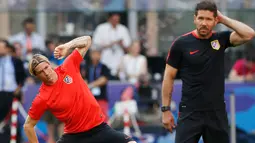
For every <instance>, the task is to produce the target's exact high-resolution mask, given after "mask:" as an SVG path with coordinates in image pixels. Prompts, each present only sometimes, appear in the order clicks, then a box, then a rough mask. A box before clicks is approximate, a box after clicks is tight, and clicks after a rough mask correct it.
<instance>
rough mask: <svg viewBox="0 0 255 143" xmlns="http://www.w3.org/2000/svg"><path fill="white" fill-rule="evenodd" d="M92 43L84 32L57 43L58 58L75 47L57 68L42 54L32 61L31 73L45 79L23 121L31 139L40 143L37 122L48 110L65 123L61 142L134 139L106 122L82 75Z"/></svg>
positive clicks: (105, 142) (104, 142)
mask: <svg viewBox="0 0 255 143" xmlns="http://www.w3.org/2000/svg"><path fill="white" fill-rule="evenodd" d="M90 45H91V38H90V37H89V36H83V37H78V38H76V39H73V40H72V41H70V42H68V43H66V44H63V45H60V46H58V47H56V49H55V51H54V56H55V57H56V58H58V59H61V58H64V57H65V56H67V54H68V51H69V50H70V49H75V50H74V51H73V52H72V53H71V54H70V55H69V56H67V58H66V59H65V61H64V63H63V64H62V65H61V66H59V67H58V68H56V69H55V70H53V68H52V67H51V65H50V62H49V60H48V59H47V58H46V57H44V56H42V55H40V54H36V55H34V56H33V58H32V59H31V61H30V62H29V72H30V74H31V75H34V76H36V77H37V78H38V79H40V80H41V81H42V82H43V83H42V85H41V87H40V89H39V93H38V95H37V96H36V97H35V99H34V101H33V103H32V106H31V108H30V110H29V113H28V117H27V119H26V122H25V124H24V130H25V133H26V135H27V137H28V140H29V142H30V143H38V139H37V137H36V133H35V130H34V126H35V125H36V123H37V122H38V120H39V119H40V117H41V116H42V114H43V113H44V111H46V110H49V111H50V112H52V114H53V115H54V116H56V118H57V119H59V120H60V121H62V122H64V123H65V128H64V135H63V136H62V137H61V138H60V139H59V140H58V143H83V142H86V143H92V142H93V143H109V142H117V143H135V141H133V140H132V139H131V138H130V137H128V136H126V135H124V134H123V133H120V132H117V131H115V130H113V129H112V128H110V127H109V126H108V125H107V124H106V123H104V118H105V117H104V115H103V113H102V111H101V108H100V106H99V105H98V103H97V101H96V99H95V98H94V96H93V95H92V94H91V92H90V90H89V88H88V86H87V85H86V83H85V82H84V80H83V79H82V76H81V74H80V63H81V62H82V60H83V57H84V55H85V54H86V52H87V50H88V48H89V47H90Z"/></svg>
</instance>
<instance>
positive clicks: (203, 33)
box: [198, 32, 210, 37]
mask: <svg viewBox="0 0 255 143" xmlns="http://www.w3.org/2000/svg"><path fill="white" fill-rule="evenodd" d="M198 34H199V36H200V37H207V36H209V35H210V33H207V32H199V33H198Z"/></svg>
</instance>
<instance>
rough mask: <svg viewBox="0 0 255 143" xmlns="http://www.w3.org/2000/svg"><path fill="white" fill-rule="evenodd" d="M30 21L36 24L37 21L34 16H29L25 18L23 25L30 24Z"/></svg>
mask: <svg viewBox="0 0 255 143" xmlns="http://www.w3.org/2000/svg"><path fill="white" fill-rule="evenodd" d="M29 23H30V24H34V23H35V22H34V19H33V18H32V17H28V18H26V19H24V20H23V22H22V25H23V26H25V25H26V24H29Z"/></svg>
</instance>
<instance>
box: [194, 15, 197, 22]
mask: <svg viewBox="0 0 255 143" xmlns="http://www.w3.org/2000/svg"><path fill="white" fill-rule="evenodd" d="M196 18H197V16H196V15H195V14H194V20H193V22H194V24H196Z"/></svg>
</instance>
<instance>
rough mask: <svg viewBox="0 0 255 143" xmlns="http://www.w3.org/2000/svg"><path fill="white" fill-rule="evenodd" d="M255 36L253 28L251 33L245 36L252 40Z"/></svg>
mask: <svg viewBox="0 0 255 143" xmlns="http://www.w3.org/2000/svg"><path fill="white" fill-rule="evenodd" d="M254 37H255V31H254V30H253V29H252V30H251V31H250V32H249V33H247V37H246V38H245V41H247V42H248V41H251V40H252V39H253V38H254Z"/></svg>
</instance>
